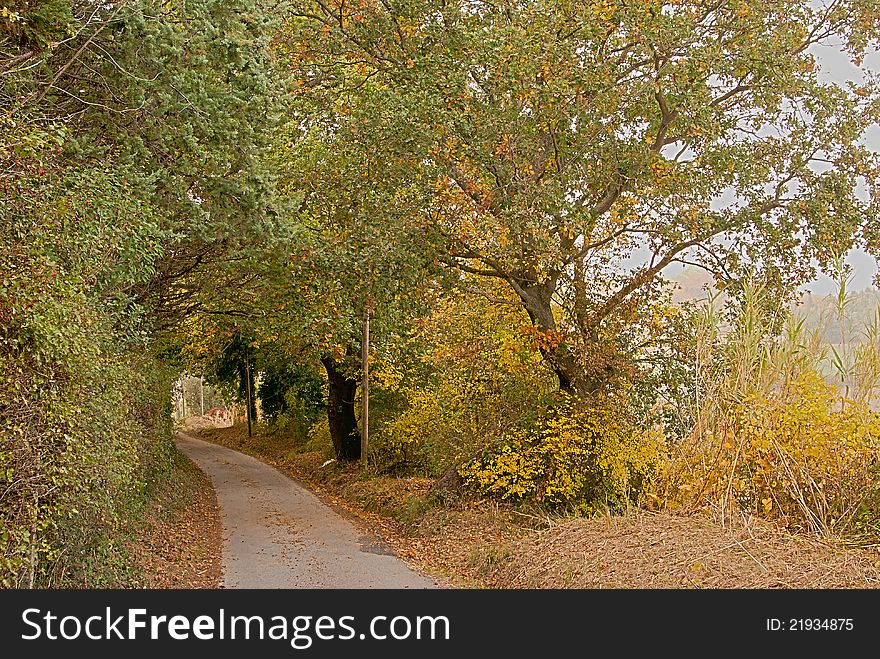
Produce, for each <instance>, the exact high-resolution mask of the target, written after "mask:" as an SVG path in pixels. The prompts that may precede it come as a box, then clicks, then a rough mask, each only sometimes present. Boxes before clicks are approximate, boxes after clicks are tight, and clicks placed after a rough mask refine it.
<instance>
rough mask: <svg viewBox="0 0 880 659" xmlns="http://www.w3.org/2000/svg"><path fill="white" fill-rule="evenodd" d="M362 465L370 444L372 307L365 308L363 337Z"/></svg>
mask: <svg viewBox="0 0 880 659" xmlns="http://www.w3.org/2000/svg"><path fill="white" fill-rule="evenodd" d="M361 371H362V374H363V375H362V380H361V404H362V406H363V407H362V409H361V425H362V426H363V428H362V430H361V464H363V465H366V464H367V447H368V446H369V443H370V307H369V306H366V307H364V330H363V336H362V337H361Z"/></svg>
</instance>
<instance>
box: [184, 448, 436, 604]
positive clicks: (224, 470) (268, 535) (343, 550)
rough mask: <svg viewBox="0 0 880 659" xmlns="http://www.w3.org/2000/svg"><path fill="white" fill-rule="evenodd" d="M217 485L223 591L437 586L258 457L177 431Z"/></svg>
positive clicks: (197, 462)
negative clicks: (224, 589) (221, 533)
mask: <svg viewBox="0 0 880 659" xmlns="http://www.w3.org/2000/svg"><path fill="white" fill-rule="evenodd" d="M177 446H178V447H179V448H180V450H181V451H183V452H184V453H185V454H186V455H188V456H189V457H190V458H192V460H194V461H195V462H196V464H198V465H199V466H200V467H201V468H202V469H203V470H204V471H205V472H206V473H207V474H208V475H209V476H210V477H211V480H212V481H213V482H214V488H215V489H216V491H217V501H218V502H219V504H220V510H221V520H222V522H223V587H224V588H436V587H437V584H436V583H434V582H433V581H432V580H430V579H428V578H426V577H423V576H421V575H419V574H417V573H416V572H414V571H413V570H412V569H411V568H410V567H409V566H408V565H407V564H406V563H405V562H404V561H403V560H401V559H400V558H398V557H396V556H394V555H392V554H391V553H390V551H389V550H388V548H387V547H386V546H385V545H384V544H383V543H382V542H381V541H380V540H378V539H377V538H375V537H368V536H366V535H364V533H362V532H361V531H359V530H358V529H357V528H356V527H355V526H354V524H352V523H351V522H349V521H348V520H346V519H344V518H343V517H341V516H340V515H339V514H338V513H336V512H335V511H334V510H332V509H331V508H329V507H328V506H327V505H326V504H324V503H323V502H321V501H320V500H319V499H318V498H317V497H316V496H315V495H314V494H312V492H310V491H309V490H307V489H305V488H304V487H302V486H300V485H299V484H297V483H296V482H295V481H293V480H292V479H290V478H288V477H287V476H286V475H284V474H282V473H281V472H279V471H278V470H277V469H274V468H272V467H270V466H268V465H266V464H264V463H262V462H260V461H259V460H256V459H254V458H252V457H250V456H247V455H244V454H243V453H239V452H238V451H233V450H231V449H228V448H224V447H222V446H217V445H216V444H211V443H209V442H204V441H201V440H199V439H195V438H194V437H190V436H189V435H184V434H182V433H179V434H178V435H177Z"/></svg>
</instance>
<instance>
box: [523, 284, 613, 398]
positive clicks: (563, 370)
mask: <svg viewBox="0 0 880 659" xmlns="http://www.w3.org/2000/svg"><path fill="white" fill-rule="evenodd" d="M519 284H520V285H519V290H518V291H517V293H518V294H519V297H520V299H521V300H522V302H523V304H524V305H525V308H526V312H527V313H528V314H529V318H530V319H531V321H532V324H533V325H534V326H535V328H536V329H538V330H539V331H540V332H541V333H543V334H545V335H547V342H541V343H540V344H539V349H540V351H541V355H542V356H543V357H544V359H545V360H546V361H547V363H548V364H549V365H550V368H552V369H553V372H554V373H556V376H557V377H558V378H559V388H560V389H562V390H563V391H565V392H567V393H570V394H574V395H576V396H578V397H584V396H587V395H588V394H590V393H592V392H594V391H596V389H597V388H598V384H597V383H596V382H595V381H594V380H593V379H592V378H590V377H588V375H587V373H586V371H585V369H584V368H583V366H582V365H581V364H579V363H578V361H577V359H576V358H575V356H574V354H573V353H572V351H571V347H570V346H569V345H568V344H566V342H565V341H564V340H562V337H561V336H560V335H559V333H558V332H559V331H558V329H557V327H556V319H555V318H554V317H553V307H552V304H551V298H552V295H553V292H554V289H555V282H552V281H551V282H545V283H543V284H534V283H532V284H527V283H525V282H519ZM557 340H558V343H557V342H556V341H557Z"/></svg>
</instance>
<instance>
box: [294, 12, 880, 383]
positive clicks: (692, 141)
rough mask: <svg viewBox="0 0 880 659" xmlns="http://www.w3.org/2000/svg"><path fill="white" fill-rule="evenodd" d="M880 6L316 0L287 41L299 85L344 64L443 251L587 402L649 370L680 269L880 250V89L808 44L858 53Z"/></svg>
mask: <svg viewBox="0 0 880 659" xmlns="http://www.w3.org/2000/svg"><path fill="white" fill-rule="evenodd" d="M878 20H880V19H878V10H877V7H876V4H875V3H873V2H869V1H867V0H842V1H841V0H830V1H829V2H826V3H823V4H821V5H819V6H817V5H814V4H812V3H808V2H804V1H802V0H772V1H762V2H745V1H743V0H717V1H711V2H706V1H704V0H683V1H677V2H674V3H667V4H664V3H662V2H655V1H653V0H636V1H634V2H627V3H625V4H624V3H615V2H609V1H608V0H588V1H582V2H563V3H559V2H543V1H538V2H517V1H505V2H499V3H494V2H447V3H442V4H440V5H437V4H436V3H429V2H424V1H422V0H404V1H401V2H390V1H385V0H382V1H381V2H379V3H370V2H345V1H342V2H323V1H319V2H314V1H310V0H303V1H302V2H299V3H297V4H296V8H295V9H294V18H293V19H291V21H290V25H291V26H292V28H291V30H292V31H291V32H290V34H291V39H292V40H293V42H294V43H295V44H297V45H296V47H295V48H294V50H295V52H297V53H298V55H299V60H298V62H297V65H298V67H299V77H300V79H301V80H302V81H303V82H302V85H303V86H304V87H305V88H308V89H333V88H339V86H340V80H341V79H344V80H345V81H346V83H347V84H344V85H342V88H343V90H344V91H343V92H341V96H342V97H343V98H344V99H345V104H346V107H347V108H350V110H349V113H348V114H349V115H350V116H354V117H358V118H359V120H360V125H359V126H358V129H359V130H364V131H365V132H366V133H367V134H372V135H374V136H381V137H382V140H383V149H385V150H387V151H391V152H397V153H406V154H408V157H409V159H410V160H411V161H415V162H417V163H418V165H419V167H418V168H419V172H420V175H419V176H420V179H421V180H422V181H423V183H424V184H425V185H426V186H430V187H431V188H432V200H431V203H430V204H429V205H428V206H426V207H424V208H422V209H421V211H422V214H423V216H424V217H427V218H429V219H430V226H431V228H432V229H433V230H435V231H436V232H438V233H439V234H441V235H442V236H443V237H444V242H445V245H444V246H445V249H444V251H443V253H442V259H443V261H444V262H445V264H446V265H448V266H449V267H450V268H453V269H455V270H457V271H460V272H465V273H470V274H472V275H476V276H478V277H480V278H485V279H494V280H500V281H502V282H504V283H505V284H506V285H507V286H509V287H510V289H511V290H512V291H513V292H514V293H515V295H516V297H517V299H518V301H519V304H521V305H522V306H523V307H524V308H525V310H526V311H527V312H528V315H529V317H530V319H531V322H532V323H533V324H534V327H535V329H536V331H537V332H539V333H540V335H541V337H542V341H541V348H540V349H541V351H542V354H543V355H544V357H545V359H546V360H547V361H548V363H549V364H550V365H551V367H552V368H553V370H554V371H555V372H556V374H557V376H558V378H559V382H560V385H561V387H562V388H563V389H566V390H569V391H572V392H576V393H577V394H579V395H581V396H586V395H588V394H590V393H591V392H595V391H597V390H599V389H601V388H603V387H605V386H608V385H609V384H612V383H613V382H615V380H616V379H617V378H618V377H627V378H632V377H635V376H634V373H633V372H632V371H628V370H627V369H631V368H633V367H636V366H637V361H638V359H640V358H644V357H645V356H646V355H645V352H644V349H643V348H644V347H645V343H646V341H648V340H649V336H648V331H647V329H646V322H645V320H646V318H645V316H646V315H647V314H645V312H644V309H645V305H644V303H645V302H646V301H647V302H650V301H651V300H652V299H653V298H654V297H655V296H656V294H657V292H658V291H659V289H660V288H661V287H662V285H663V279H662V275H663V272H664V269H665V268H667V267H668V266H670V265H672V264H674V263H693V264H696V265H698V266H700V267H702V268H705V269H707V270H709V271H711V272H712V273H713V274H714V275H715V277H716V278H717V280H718V282H719V283H720V284H722V285H727V286H734V285H735V283H736V282H737V281H738V279H739V278H741V277H742V275H743V274H744V273H745V272H747V271H752V272H753V273H754V272H757V273H760V274H761V276H763V278H765V279H766V280H767V281H768V282H770V283H771V284H774V285H775V286H776V288H777V289H778V290H779V291H780V293H783V292H784V291H785V290H790V288H791V287H792V286H793V285H794V284H796V283H799V282H801V281H804V280H805V279H806V278H807V277H808V276H809V275H811V274H813V267H812V265H811V261H812V260H813V259H816V260H818V262H819V264H820V265H825V264H827V263H828V260H829V258H830V256H831V254H832V253H841V252H843V251H845V250H846V249H847V248H848V247H849V246H850V245H852V244H854V243H855V244H861V245H862V246H864V247H866V248H869V249H873V250H874V251H876V250H877V248H878V243H877V236H878V230H880V227H878V223H877V221H876V218H877V199H876V196H874V197H872V198H871V199H869V200H868V201H865V200H863V199H861V198H860V197H859V196H858V195H857V194H856V189H857V188H858V185H859V182H860V181H861V182H864V181H865V180H867V181H869V182H870V181H876V180H877V179H878V174H880V169H878V159H877V156H876V154H872V153H871V152H870V151H869V150H868V149H866V148H865V147H864V146H863V145H862V144H861V143H860V141H859V140H860V138H861V137H862V135H863V134H864V131H865V129H866V128H867V127H869V126H870V125H872V124H873V123H876V121H877V118H878V109H880V104H878V102H877V98H878V91H877V88H876V86H875V85H874V84H873V83H872V82H870V81H869V82H868V83H866V84H864V85H857V84H851V85H845V86H840V85H835V84H831V83H826V82H823V80H822V77H821V76H820V73H819V70H818V67H817V63H816V60H815V57H814V56H813V54H812V52H811V48H812V47H813V46H814V45H817V44H825V43H828V42H830V41H832V40H835V39H836V40H839V41H841V42H842V43H843V48H844V49H845V50H846V52H847V53H848V54H849V55H850V56H851V58H852V59H853V62H854V63H855V64H857V65H860V64H861V58H862V56H863V54H864V52H865V48H866V47H867V46H868V45H869V44H873V43H876V42H877V37H878ZM353 78H357V79H358V80H357V81H353V80H352V79H353ZM374 146H375V143H374V144H371V145H370V147H369V148H373V147H374ZM872 194H874V195H876V190H873V191H872ZM486 290H487V289H483V290H482V291H481V292H482V293H483V294H486Z"/></svg>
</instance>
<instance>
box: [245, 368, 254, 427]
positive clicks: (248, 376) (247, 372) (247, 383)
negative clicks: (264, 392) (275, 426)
mask: <svg viewBox="0 0 880 659" xmlns="http://www.w3.org/2000/svg"><path fill="white" fill-rule="evenodd" d="M244 380H245V384H244V386H245V391H246V392H247V402H246V404H245V407H247V421H248V437H253V435H252V434H251V360H250V358H249V357H248V356H247V355H245V358H244Z"/></svg>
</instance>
